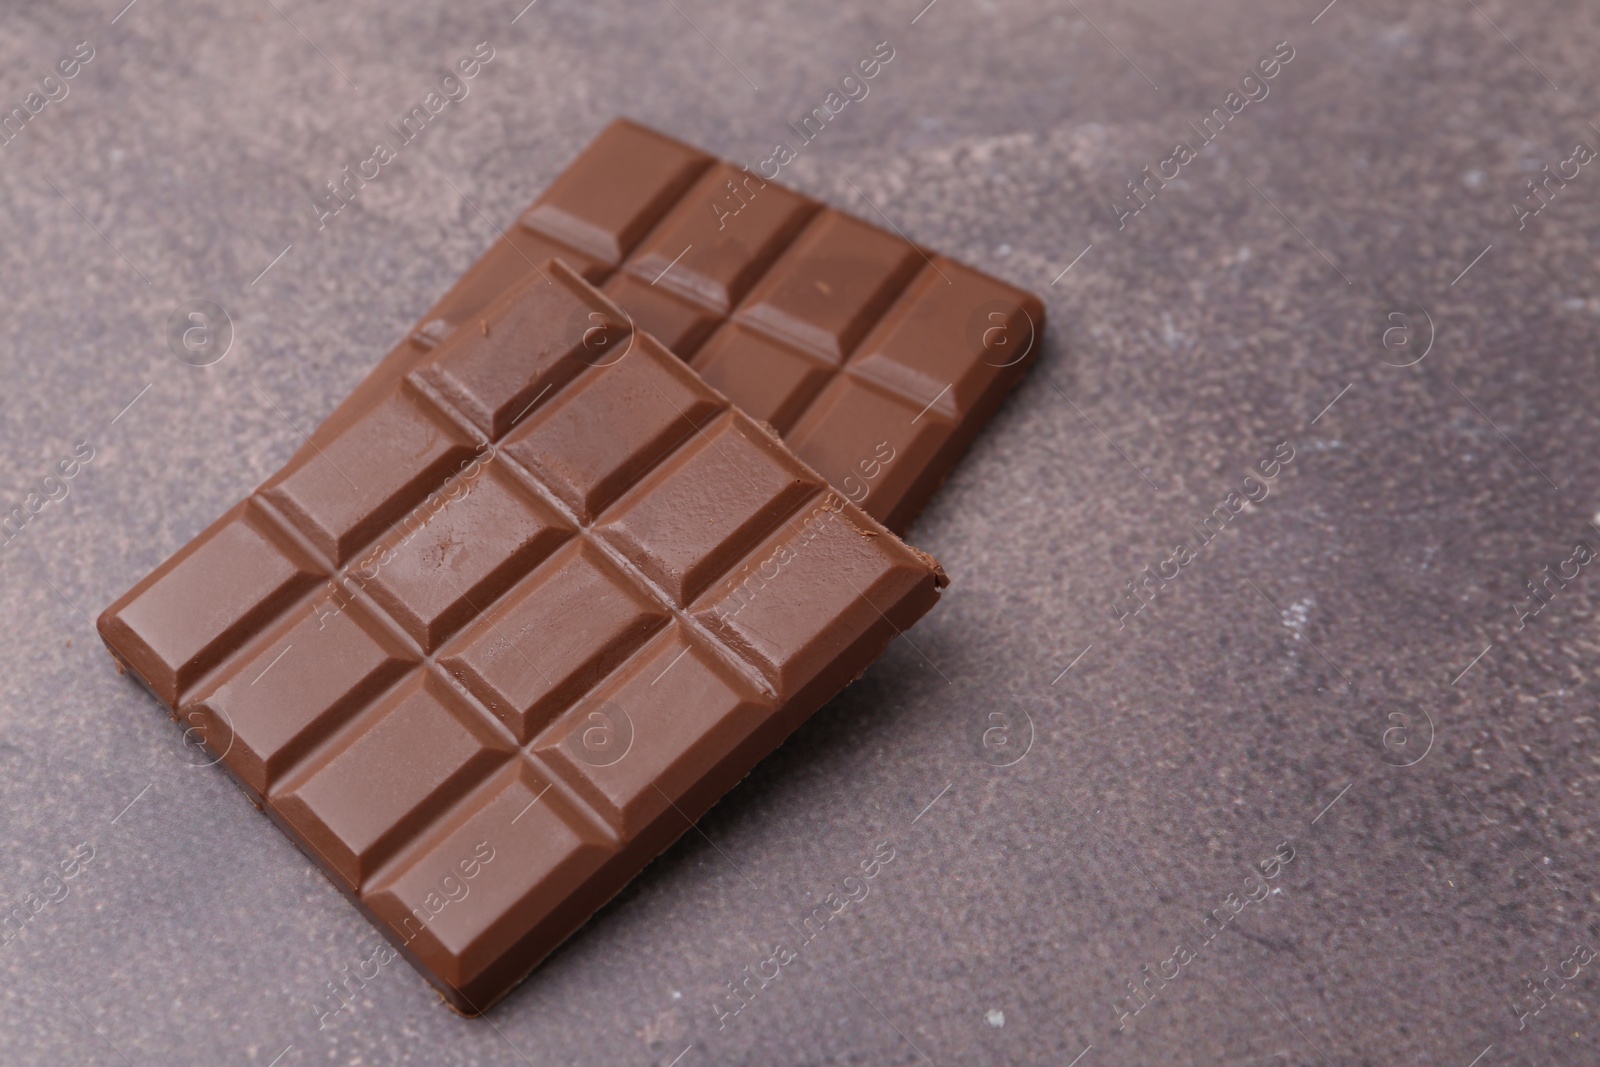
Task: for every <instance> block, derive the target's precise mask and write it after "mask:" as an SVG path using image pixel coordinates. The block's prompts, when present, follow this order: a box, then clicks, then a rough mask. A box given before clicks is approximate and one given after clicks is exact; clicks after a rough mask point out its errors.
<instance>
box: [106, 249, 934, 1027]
mask: <svg viewBox="0 0 1600 1067" xmlns="http://www.w3.org/2000/svg"><path fill="white" fill-rule="evenodd" d="M476 319H477V321H476V322H475V323H474V327H473V328H472V329H470V330H457V331H454V332H453V333H452V334H451V335H450V336H449V337H448V339H446V340H444V341H443V342H441V343H439V344H438V345H436V346H433V347H432V348H431V349H430V350H429V352H428V354H427V356H426V358H424V359H422V360H419V361H417V362H416V363H415V364H414V365H412V366H411V367H410V368H409V369H408V370H407V372H406V373H405V374H404V375H400V376H391V377H389V378H388V379H387V380H386V381H385V382H383V383H381V384H382V388H380V389H370V388H369V389H365V390H364V391H363V395H364V396H365V398H366V401H365V402H363V403H361V404H347V405H346V406H345V407H343V408H341V410H340V414H339V415H338V416H336V417H335V418H333V419H330V420H329V422H328V423H326V424H324V426H323V427H321V429H320V430H319V435H318V439H317V440H315V441H313V442H311V443H309V444H308V445H307V446H306V447H305V448H302V450H301V451H300V453H299V454H297V455H296V456H295V457H294V458H293V459H292V460H291V461H290V462H289V464H288V465H287V466H286V467H285V468H284V469H283V470H282V471H280V472H279V473H278V474H276V475H275V476H273V477H272V478H271V479H269V480H268V481H267V482H266V483H265V484H264V485H263V486H262V487H261V488H260V489H259V490H257V491H256V492H255V493H254V494H253V495H251V496H250V497H249V498H248V499H247V500H245V501H244V502H243V503H241V504H239V505H237V506H236V507H234V508H233V509H232V510H230V511H229V512H228V513H227V514H225V515H224V516H223V517H222V518H221V519H219V520H218V521H217V522H216V523H215V524H213V525H212V526H211V527H210V528H209V529H207V530H206V531H205V532H203V533H202V534H200V536H198V537H196V538H195V539H194V540H193V541H192V542H190V543H189V544H188V545H187V546H186V547H184V548H183V549H181V550H180V551H179V552H178V553H177V554H176V555H174V556H173V557H172V558H171V559H169V560H168V561H167V562H165V563H164V564H162V565H161V566H160V567H159V568H157V569H156V570H155V572H154V573H152V574H151V575H150V576H149V577H147V578H145V579H144V580H143V581H141V582H140V583H139V584H138V585H136V586H135V587H134V588H133V589H132V590H131V591H130V592H129V593H127V594H126V595H125V596H123V597H122V598H121V599H119V600H118V601H117V602H116V603H114V604H113V605H111V607H109V608H108V609H107V610H106V612H105V613H104V614H103V615H102V616H101V617H100V621H99V629H100V633H101V636H102V638H103V639H104V640H105V642H106V645H107V646H108V647H109V648H110V649H111V651H112V654H113V655H114V656H115V657H116V659H117V661H118V662H119V664H120V665H122V666H124V667H125V668H126V669H128V670H129V671H131V672H132V673H133V674H134V675H135V676H136V677H137V678H138V679H139V680H141V681H142V682H143V683H144V684H145V685H146V686H147V687H148V688H149V689H150V690H151V691H152V692H153V693H154V694H155V695H156V697H157V698H158V699H159V700H160V701H161V702H162V703H163V704H165V705H166V706H167V707H168V708H169V709H171V710H172V711H173V712H174V713H175V715H176V716H178V717H180V718H181V720H182V721H184V722H186V723H187V724H189V725H190V726H191V728H192V729H194V730H196V731H198V732H199V733H200V734H202V735H203V738H204V742H205V744H206V745H207V747H208V748H209V749H211V750H212V752H213V753H214V754H215V755H216V756H217V757H218V758H219V759H220V760H221V762H222V763H223V764H224V765H225V766H226V767H227V769H228V770H229V771H230V772H231V773H232V775H233V776H234V778H235V779H236V780H237V781H238V782H239V784H240V785H241V786H242V787H243V788H244V790H245V791H246V793H247V794H248V795H249V796H250V797H251V798H252V799H253V800H254V801H255V803H256V804H257V805H259V806H261V807H262V808H263V809H264V810H265V811H266V813H267V814H268V815H269V816H271V818H272V819H273V821H275V822H276V823H277V824H278V825H279V826H280V827H281V828H282V829H283V830H284V831H285V832H286V833H287V834H288V835H289V836H290V837H291V838H292V839H293V840H294V841H295V842H296V843H297V844H298V845H299V846H300V847H301V848H302V849H303V850H304V851H305V852H306V854H307V855H308V856H310V857H311V858H312V859H313V860H314V861H315V862H316V863H317V864H318V866H320V867H321V868H322V870H323V871H324V872H325V873H326V874H327V875H328V877H329V878H331V879H332V880H333V882H334V883H335V884H336V885H337V886H338V887H339V888H340V889H341V890H343V891H344V892H345V893H346V894H347V895H348V896H349V897H350V898H351V899H352V900H354V901H355V902H356V903H357V904H358V905H359V906H360V907H361V909H362V910H363V911H364V912H365V913H366V914H367V915H368V916H369V918H371V919H372V920H373V922H374V923H376V924H377V925H378V927H379V928H380V929H381V930H382V931H383V932H384V933H385V934H386V936H387V937H388V938H389V939H390V941H392V942H393V943H394V944H395V945H396V946H398V947H399V948H400V949H401V951H402V952H403V953H404V954H405V955H406V956H408V957H409V958H410V959H411V961H412V962H413V963H414V964H415V965H416V966H417V967H418V968H419V969H420V970H421V971H422V972H423V974H425V975H426V976H427V977H428V978H429V979H430V980H431V981H432V982H433V983H434V985H435V986H437V987H438V988H439V990H440V991H441V993H442V994H443V995H444V997H445V999H446V1000H447V1001H448V1002H449V1003H450V1004H451V1006H453V1007H454V1008H456V1009H457V1010H459V1011H461V1012H463V1013H466V1014H477V1013H479V1012H481V1011H482V1010H484V1009H485V1008H487V1007H488V1006H489V1005H490V1004H492V1003H494V1002H495V1001H496V1000H497V999H499V998H500V997H501V996H503V995H504V994H505V993H506V992H507V991H508V990H509V989H510V988H511V987H512V986H513V985H515V984H516V983H517V982H518V981H520V980H521V979H522V978H523V977H524V976H525V975H526V974H527V973H528V972H529V971H530V970H531V969H532V968H533V966H534V965H535V964H536V963H538V961H539V960H540V959H542V958H543V957H544V956H545V955H547V954H548V953H549V952H550V951H551V950H552V949H553V948H554V947H555V946H556V945H557V944H558V943H560V942H561V941H562V940H563V939H564V938H566V937H567V936H568V935H569V934H571V933H572V932H573V930H574V929H576V928H577V927H578V926H579V925H580V924H581V923H583V922H584V921H585V920H586V919H587V918H588V917H589V916H590V915H591V914H592V913H593V912H594V911H595V910H596V909H597V908H598V907H599V906H600V905H602V904H603V903H605V901H606V900H607V899H609V898H610V897H611V896H612V895H613V894H615V893H616V892H617V891H618V890H619V889H620V888H621V887H622V886H623V885H624V884H625V883H626V882H627V881H628V880H629V879H630V878H632V877H633V876H634V875H635V874H637V873H638V872H639V870H640V869H641V868H642V867H643V866H644V865H645V864H646V863H648V862H649V861H650V860H651V859H652V858H653V857H654V856H656V855H657V854H658V853H660V852H661V851H662V850H663V849H664V848H665V847H667V845H669V844H670V843H671V842H672V841H673V840H675V839H676V838H677V837H678V835H680V834H681V833H683V832H684V831H685V830H687V829H688V828H689V827H690V825H691V823H692V821H693V820H695V819H697V818H699V817H700V815H701V814H703V813H704V812H705V811H706V810H707V809H708V808H709V807H710V806H711V804H712V803H714V802H715V801H716V800H717V798H718V797H720V796H721V795H722V794H723V793H724V792H726V791H727V790H728V789H730V788H731V787H732V786H733V785H734V784H735V783H736V782H738V781H739V779H740V778H741V777H743V776H744V775H745V774H746V773H748V772H749V771H750V769H751V768H752V767H753V766H754V765H755V763H756V762H757V761H758V760H760V759H761V758H762V757H763V756H764V755H766V754H767V753H768V752H770V751H771V750H772V749H773V748H774V747H776V746H777V745H778V744H779V743H780V742H781V741H782V740H783V739H784V738H785V737H787V736H788V734H789V733H790V732H791V731H793V730H794V729H795V728H796V727H797V726H798V725H799V724H800V723H801V722H803V721H804V720H805V719H806V718H807V717H808V716H809V715H811V713H812V712H813V711H815V710H816V709H817V707H819V706H820V705H821V704H822V703H823V702H824V701H825V700H827V699H828V698H830V697H831V696H833V695H834V694H835V693H836V692H838V690H839V689H841V688H842V687H843V686H844V685H846V684H847V683H848V682H850V681H851V680H852V679H854V678H856V677H858V676H859V675H860V674H861V672H862V671H863V670H865V669H866V667H867V666H868V665H869V664H870V663H871V662H872V661H873V660H874V659H876V658H877V657H878V656H879V655H880V654H881V653H882V652H883V650H884V648H885V647H886V645H887V644H888V642H889V641H890V640H891V639H892V638H893V637H894V636H895V635H896V634H897V633H898V632H900V631H901V630H903V629H904V628H906V627H908V626H910V625H911V624H912V623H913V622H915V621H916V619H918V618H919V617H920V616H921V615H922V614H923V613H924V612H926V611H927V610H928V609H929V608H930V607H932V606H933V604H934V602H935V601H936V600H937V599H938V590H939V589H940V588H941V587H942V586H943V585H944V584H945V578H944V575H943V572H942V571H941V570H940V569H939V567H938V565H937V563H935V562H934V561H933V560H932V559H931V558H929V557H927V556H925V555H923V554H922V553H919V552H917V551H915V550H914V549H910V548H908V547H906V546H905V545H903V544H902V543H901V542H900V541H899V540H898V539H897V538H896V537H894V536H893V535H892V534H890V533H888V532H887V531H886V530H885V529H884V528H883V527H882V526H880V525H879V524H878V523H877V522H876V521H874V520H873V519H872V518H870V517H869V516H868V515H867V514H865V513H864V512H863V511H861V510H860V509H859V508H857V507H856V506H855V505H854V504H852V503H850V502H849V501H847V500H845V499H844V498H843V497H842V496H840V495H839V494H838V493H837V492H835V491H834V490H832V489H830V488H829V487H828V486H827V484H826V482H825V481H824V480H823V479H822V477H821V476H820V475H818V474H817V473H816V472H814V471H812V470H811V469H809V468H808V467H806V466H805V465H804V464H803V463H801V462H800V461H799V460H797V459H796V458H795V457H794V455H793V454H792V453H790V451H789V450H788V449H787V448H785V447H784V445H783V443H782V442H781V441H780V440H779V439H778V438H777V437H776V436H774V435H773V434H772V433H771V431H770V430H769V429H767V428H766V427H763V426H761V425H759V424H758V423H756V422H754V421H753V420H751V419H750V418H749V417H747V416H746V415H744V414H743V413H741V412H740V411H738V410H737V409H736V408H734V407H733V406H732V405H730V403H729V402H728V400H727V399H726V398H725V397H723V396H721V395H720V394H718V393H717V392H716V391H714V390H713V389H711V388H709V387H708V386H707V385H706V384H705V383H704V382H702V381H701V380H700V379H699V377H698V376H697V375H696V374H695V373H694V372H693V371H692V370H690V369H689V368H688V367H687V366H685V365H684V364H683V363H682V362H681V361H680V360H678V359H677V358H676V357H675V356H673V355H672V354H671V353H670V352H668V351H667V350H666V349H665V348H664V347H663V346H662V345H661V344H660V343H658V342H657V341H655V340H654V339H652V338H651V337H649V336H648V335H646V334H644V333H642V332H639V331H637V330H634V329H633V328H632V327H631V326H630V325H629V324H628V321H627V317H626V316H625V315H624V314H623V313H622V312H621V311H620V310H619V309H617V308H616V307H615V305H614V304H612V303H611V301H609V300H608V299H606V298H605V297H603V296H602V295H601V294H599V293H598V292H596V291H595V290H594V289H592V288H590V287H589V286H588V285H587V284H586V283H585V282H584V281H583V280H582V279H581V278H580V277H579V276H578V275H577V274H575V273H573V272H572V271H571V270H569V269H568V268H567V267H565V266H564V265H562V264H560V263H555V262H548V263H544V264H543V265H541V266H540V267H539V268H538V269H536V270H535V271H532V272H529V274H528V275H527V277H526V278H525V279H523V281H522V282H521V283H519V284H517V285H515V286H514V287H512V288H511V289H509V290H508V291H507V292H505V293H503V294H502V295H500V296H499V297H497V298H496V299H494V300H493V301H491V302H490V303H489V304H488V305H487V306H486V307H484V308H482V309H481V310H480V311H479V312H478V313H477V316H476Z"/></svg>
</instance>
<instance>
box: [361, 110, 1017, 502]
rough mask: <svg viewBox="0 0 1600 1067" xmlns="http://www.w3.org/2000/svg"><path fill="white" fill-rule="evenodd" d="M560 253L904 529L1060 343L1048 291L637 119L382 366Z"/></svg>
mask: <svg viewBox="0 0 1600 1067" xmlns="http://www.w3.org/2000/svg"><path fill="white" fill-rule="evenodd" d="M551 256H559V257H561V258H563V259H564V260H566V261H567V262H568V263H570V264H572V265H573V266H574V267H576V268H577V269H579V270H581V271H582V273H583V274H584V275H585V277H587V278H588V279H589V280H590V281H592V282H594V283H595V284H597V285H601V287H602V288H603V289H604V290H605V292H606V293H607V295H609V296H610V297H611V298H612V299H613V300H615V301H616V302H617V303H618V304H619V305H620V306H621V307H622V308H623V310H625V311H627V312H628V313H629V314H630V315H631V316H632V317H633V320H634V321H635V322H636V323H637V324H638V325H639V327H640V328H642V329H644V330H645V331H646V332H648V333H651V334H653V335H654V336H655V337H656V338H658V339H659V340H661V341H662V342H663V343H664V344H666V345H667V346H668V347H669V348H671V349H672V351H673V352H675V353H677V354H678V355H679V356H682V357H683V358H684V359H687V360H688V361H689V362H690V363H691V364H692V365H693V366H694V367H695V369H696V370H698V371H699V372H700V374H701V375H702V376H703V377H704V378H705V380H706V381H707V382H709V383H710V384H711V385H712V386H713V387H715V388H716V389H719V390H721V391H722V392H723V393H725V394H726V395H727V396H728V397H729V398H730V399H731V400H732V401H733V402H734V403H735V404H737V405H738V406H739V407H740V408H742V409H743V410H744V411H745V412H746V413H747V414H749V415H750V416H751V417H752V418H756V419H759V420H761V421H763V422H766V423H768V424H769V425H771V426H772V427H774V428H775V429H777V430H778V432H779V433H781V434H782V435H783V436H784V439H785V440H786V441H787V442H788V443H789V446H790V447H791V448H793V449H794V451H795V453H796V454H797V455H798V456H799V457H800V458H801V459H802V460H804V461H805V462H806V463H808V464H809V465H810V466H811V467H813V468H814V469H816V470H818V471H820V472H821V473H822V474H823V475H825V476H826V477H827V478H828V479H829V481H830V482H831V483H832V484H833V485H834V486H835V487H836V488H838V489H839V490H840V492H842V493H844V494H845V495H846V496H848V497H849V498H850V499H851V500H852V501H854V502H856V503H858V504H860V505H861V507H862V509H863V510H864V511H866V512H867V513H868V514H870V515H872V516H873V517H874V518H876V519H878V520H879V521H880V522H882V523H883V524H884V525H885V526H887V527H889V528H890V529H891V530H894V531H895V532H896V533H900V532H904V530H905V528H906V527H907V526H908V525H909V524H910V522H911V520H912V519H913V518H915V517H916V515H917V514H918V513H919V512H920V511H921V510H922V508H923V506H924V505H926V504H927V502H928V498H929V497H930V496H931V495H932V494H933V492H934V490H936V489H937V488H938V487H939V485H940V484H941V483H943V481H944V479H945V476H946V475H948V474H949V473H950V470H951V468H952V467H953V466H954V465H955V463H956V461H957V460H958V459H959V458H960V457H961V454H962V453H963V452H964V451H965V450H966V448H967V446H968V445H969V444H970V443H971V441H972V438H973V437H974V436H975V435H976V434H977V432H978V431H979V430H980V429H982V427H983V424H984V423H985V422H987V421H988V420H989V417H990V416H991V415H992V414H993V413H994V410H995V408H996V407H997V406H998V405H999V403H1000V401H1001V400H1003V399H1004V398H1005V395H1006V393H1008V392H1009V391H1010V390H1011V388H1012V387H1013V386H1014V385H1015V384H1016V383H1017V381H1018V380H1019V379H1020V378H1021V377H1022V375H1023V374H1024V373H1025V372H1026V371H1027V369H1028V368H1029V367H1030V366H1032V364H1033V363H1034V362H1036V361H1037V360H1038V357H1039V354H1040V352H1042V351H1043V331H1044V325H1045V321H1044V305H1043V303H1041V302H1040V300H1039V298H1038V297H1036V296H1033V295H1031V294H1029V293H1026V292H1024V291H1022V290H1021V289H1018V288H1016V287H1015V286H1012V285H1008V284H1006V283H1004V282H1001V281H999V280H997V279H995V278H992V277H990V276H989V275H987V274H984V273H982V272H980V271H977V270H974V269H973V268H971V267H969V266H966V265H964V264H961V263H958V262H956V261H954V260H952V259H949V258H948V257H945V256H941V255H938V254H937V253H933V252H928V251H926V250H924V249H921V248H918V247H917V246H916V245H914V244H912V243H910V242H909V241H907V240H905V239H904V238H903V237H901V236H899V235H897V234H895V233H892V232H890V231H888V230H886V229H883V228H881V227H878V226H874V225H870V224H868V223H866V222H863V221H862V220H860V219H857V218H853V217H851V216H849V215H846V214H843V213H842V212H839V211H835V210H833V209H831V208H827V207H824V206H823V205H822V204H820V203H818V202H817V201H815V200H813V199H811V198H810V197H806V196H803V195H801V194H800V193H797V192H795V191H793V190H791V189H787V188H785V187H784V186H782V185H780V184H778V183H777V182H775V181H770V182H769V181H765V180H763V179H762V178H761V177H760V176H759V175H758V174H756V173H754V172H752V171H750V170H749V169H747V168H742V167H738V166H735V165H733V164H731V163H727V162H723V161H720V160H717V159H714V158H713V157H711V156H709V155H706V154H705V153H703V152H700V151H698V150H696V149H693V148H690V147H689V146H688V145H685V144H683V143H681V142H679V141H675V140H673V139H672V138H670V137H667V136H666V135H664V134H661V133H658V132H656V131H654V130H651V129H647V128H645V127H643V126H640V125H639V124H637V123H634V122H630V121H627V120H623V119H619V120H617V121H616V122H614V123H612V124H611V125H610V126H608V127H607V128H606V129H605V130H604V131H603V132H602V133H601V134H600V136H599V137H597V138H596V139H595V141H594V143H593V144H591V145H590V146H589V147H588V148H587V149H586V150H585V151H584V152H583V154H582V155H580V156H579V157H578V158H577V159H576V160H575V161H574V162H573V163H572V164H571V165H570V166H569V167H568V168H567V169H566V170H565V171H564V172H563V173H562V174H561V175H560V176H559V177H558V178H556V180H555V181H554V182H552V183H551V185H550V188H549V189H548V190H547V191H546V192H545V193H544V194H543V195H542V196H541V197H540V198H539V199H538V201H537V202H536V203H535V204H534V205H533V206H532V207H530V208H529V209H528V210H527V211H525V212H524V213H523V214H522V217H521V219H520V220H518V222H517V223H516V224H515V225H514V226H513V227H512V228H511V230H510V231H509V232H505V233H503V234H502V236H501V237H500V239H499V240H498V241H497V242H496V243H495V244H494V245H493V247H491V248H490V249H489V250H488V251H487V252H485V253H484V255H483V256H482V257H481V258H480V259H479V260H478V262H477V263H476V264H474V265H473V266H472V267H471V268H470V269H469V270H468V271H467V273H466V274H465V275H464V276H463V277H462V279H461V281H460V282H458V283H457V284H456V285H455V287H454V288H453V289H451V291H450V292H449V293H448V294H446V296H445V297H444V298H443V299H442V300H440V301H439V303H438V304H437V305H435V306H434V308H433V310H432V311H430V312H429V313H428V314H427V315H426V316H425V317H424V319H423V321H422V324H421V325H420V326H419V327H418V328H417V330H416V331H415V332H414V333H413V335H412V337H411V338H410V339H409V340H408V341H407V342H406V343H403V344H401V345H400V347H399V348H397V349H396V350H395V351H394V352H393V353H392V354H391V355H390V356H389V357H388V359H387V360H386V361H385V363H384V366H383V367H382V368H381V369H380V371H379V372H378V378H379V380H380V381H381V380H387V378H388V377H390V376H394V375H398V374H401V373H404V371H405V369H406V368H408V367H409V366H411V365H412V364H413V363H415V362H416V361H417V360H418V359H421V358H423V353H424V352H425V351H426V350H427V349H428V348H429V347H431V346H432V345H433V344H434V343H436V342H437V341H438V340H439V339H441V338H444V337H448V336H449V335H450V334H451V333H452V332H453V331H455V330H457V329H460V328H462V327H463V326H465V327H466V328H471V327H472V325H473V323H474V321H475V317H476V316H477V314H478V312H479V310H480V309H481V308H482V307H483V306H484V305H485V304H486V303H487V302H488V301H489V300H490V299H492V298H493V297H494V295H495V294H496V293H499V292H501V291H503V290H504V289H505V288H506V287H508V286H511V285H515V284H517V283H518V282H519V281H521V280H522V279H523V278H525V277H527V276H528V275H530V274H532V273H534V271H535V270H536V269H537V266H536V265H537V264H538V263H540V262H542V261H543V260H544V259H547V258H549V257H551Z"/></svg>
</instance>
